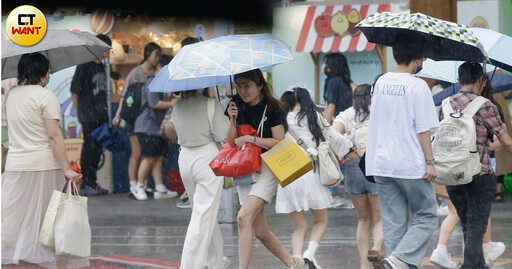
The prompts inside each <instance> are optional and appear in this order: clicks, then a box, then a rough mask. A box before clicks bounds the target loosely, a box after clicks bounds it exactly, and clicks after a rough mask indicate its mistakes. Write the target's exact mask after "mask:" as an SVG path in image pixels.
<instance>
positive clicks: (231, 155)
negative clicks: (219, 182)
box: [210, 106, 267, 184]
mask: <svg viewBox="0 0 512 269" xmlns="http://www.w3.org/2000/svg"><path fill="white" fill-rule="evenodd" d="M266 111H267V107H266V106H265V110H264V111H263V116H262V117H261V122H260V125H259V126H258V130H257V131H256V130H255V129H254V127H252V126H251V125H250V124H241V125H238V126H237V127H236V130H237V134H238V136H244V135H250V136H258V133H261V132H263V120H264V119H265V114H266ZM261 151H262V150H261V148H260V147H258V146H256V145H254V144H252V143H250V142H248V143H245V145H244V146H242V147H241V148H240V149H239V148H238V147H236V146H235V147H233V146H231V145H230V144H229V141H226V142H225V143H224V145H222V147H221V148H220V151H219V153H218V154H217V155H216V156H215V158H213V160H212V161H211V162H210V168H211V169H212V171H213V173H214V174H215V175H216V176H227V177H234V178H235V177H245V176H247V175H249V174H252V173H253V172H256V171H259V170H260V169H261V157H260V154H261ZM233 180H235V179H233ZM235 184H236V183H235Z"/></svg>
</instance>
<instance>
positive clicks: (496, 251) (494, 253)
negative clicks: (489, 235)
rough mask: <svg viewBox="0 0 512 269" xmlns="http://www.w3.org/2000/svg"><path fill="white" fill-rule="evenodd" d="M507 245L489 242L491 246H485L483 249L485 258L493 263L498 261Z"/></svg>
mask: <svg viewBox="0 0 512 269" xmlns="http://www.w3.org/2000/svg"><path fill="white" fill-rule="evenodd" d="M505 248H506V247H505V244H503V242H493V241H491V242H489V244H483V246H482V249H483V251H484V256H485V257H486V258H489V259H490V260H491V261H494V260H496V259H497V258H498V257H499V256H501V255H502V254H503V252H505Z"/></svg>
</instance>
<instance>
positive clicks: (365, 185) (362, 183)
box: [344, 158, 378, 195]
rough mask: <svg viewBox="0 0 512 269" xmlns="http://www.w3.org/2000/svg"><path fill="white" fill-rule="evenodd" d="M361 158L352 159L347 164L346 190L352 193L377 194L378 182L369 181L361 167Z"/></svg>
mask: <svg viewBox="0 0 512 269" xmlns="http://www.w3.org/2000/svg"><path fill="white" fill-rule="evenodd" d="M360 160H361V159H360V158H357V159H350V161H348V162H347V163H346V164H345V173H344V175H345V180H344V181H345V190H346V191H347V192H348V193H349V194H351V195H365V194H369V195H377V194H378V192H377V184H375V183H372V182H369V181H368V180H366V178H365V177H364V175H363V172H362V171H361V169H360V168H359V161H360Z"/></svg>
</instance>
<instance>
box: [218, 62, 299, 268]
mask: <svg viewBox="0 0 512 269" xmlns="http://www.w3.org/2000/svg"><path fill="white" fill-rule="evenodd" d="M235 83H236V85H237V86H236V89H237V96H235V98H233V100H231V102H230V103H229V106H228V108H227V114H228V116H229V118H230V123H231V124H230V125H229V130H228V141H229V143H230V144H231V145H232V146H235V145H236V146H238V147H242V146H244V145H245V144H246V143H253V144H254V145H256V146H259V147H261V148H263V151H265V150H268V149H270V148H272V147H274V146H275V145H276V144H277V143H278V142H279V141H280V140H282V139H284V134H285V131H284V125H283V122H284V118H283V116H284V113H283V108H282V105H281V103H280V102H279V101H278V100H277V99H276V98H274V97H273V96H272V94H271V92H270V89H269V86H268V84H267V83H266V82H265V79H264V78H263V74H262V73H261V71H260V70H259V69H255V70H251V71H247V72H245V73H241V74H237V75H235ZM265 107H266V112H265V116H263V114H264V111H265ZM262 117H263V134H262V136H261V137H255V136H249V135H244V136H240V137H239V136H238V134H237V131H236V125H237V124H250V125H251V126H252V127H254V128H255V129H258V125H259V123H260V122H261V119H262ZM256 177H257V179H256ZM254 179H255V180H254V181H256V183H254V184H252V185H244V186H238V187H237V189H238V194H239V196H240V203H241V204H242V208H241V209H240V212H239V213H238V217H237V222H238V238H239V239H238V262H239V266H238V268H241V269H244V268H248V267H249V260H250V257H251V250H252V240H253V234H254V235H255V236H256V238H258V239H259V240H260V241H261V242H262V243H263V244H264V245H265V246H266V247H267V249H269V250H270V251H271V252H272V253H274V255H276V256H277V257H278V258H279V259H280V260H281V261H283V262H284V263H285V264H286V266H287V267H288V268H302V267H303V266H304V261H303V260H302V259H300V258H298V257H292V256H291V255H290V254H289V253H288V252H287V251H286V249H285V248H284V247H283V246H282V244H281V242H280V241H279V239H278V238H277V237H276V236H275V235H274V234H273V233H272V232H271V231H270V228H269V226H268V223H267V219H266V217H265V212H264V205H265V203H271V202H272V198H273V197H274V195H275V193H276V191H277V181H276V179H275V178H274V176H273V175H272V172H271V171H270V170H269V168H268V167H267V166H266V165H265V163H264V162H263V161H262V162H261V171H260V172H259V173H258V174H257V176H255V178H254Z"/></svg>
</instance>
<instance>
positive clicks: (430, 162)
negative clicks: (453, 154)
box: [425, 159, 436, 165]
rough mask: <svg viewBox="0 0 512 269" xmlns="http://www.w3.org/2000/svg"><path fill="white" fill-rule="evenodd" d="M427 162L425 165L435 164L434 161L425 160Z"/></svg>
mask: <svg viewBox="0 0 512 269" xmlns="http://www.w3.org/2000/svg"><path fill="white" fill-rule="evenodd" d="M425 161H426V162H427V165H434V164H436V162H435V161H436V160H435V159H432V160H425Z"/></svg>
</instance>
